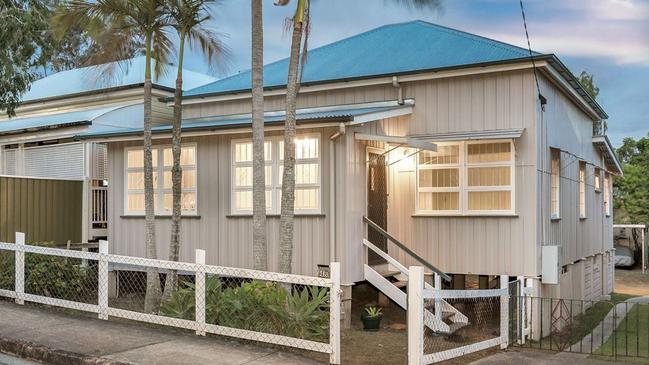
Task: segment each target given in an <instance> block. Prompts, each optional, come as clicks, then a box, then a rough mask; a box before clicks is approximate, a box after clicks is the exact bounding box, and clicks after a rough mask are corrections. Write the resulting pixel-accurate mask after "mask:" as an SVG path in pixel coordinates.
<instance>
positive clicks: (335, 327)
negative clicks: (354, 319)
mask: <svg viewBox="0 0 649 365" xmlns="http://www.w3.org/2000/svg"><path fill="white" fill-rule="evenodd" d="M329 278H330V279H331V291H330V292H329V344H330V345H331V354H330V355H329V363H330V364H340V320H341V318H340V306H341V301H340V295H341V294H342V291H341V290H340V262H332V263H330V264H329Z"/></svg>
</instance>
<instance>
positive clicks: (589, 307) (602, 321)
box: [512, 297, 649, 359]
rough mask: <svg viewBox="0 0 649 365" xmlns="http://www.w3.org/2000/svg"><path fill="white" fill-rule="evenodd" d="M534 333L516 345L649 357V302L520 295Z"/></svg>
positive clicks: (593, 353) (605, 355) (590, 353)
mask: <svg viewBox="0 0 649 365" xmlns="http://www.w3.org/2000/svg"><path fill="white" fill-rule="evenodd" d="M518 300H519V301H521V302H525V303H526V306H527V308H528V316H529V319H528V320H527V322H528V325H529V326H530V336H529V338H528V339H527V341H524V342H523V341H520V340H518V341H514V342H513V343H512V345H515V346H522V347H530V348H536V349H541V350H551V351H565V352H573V353H582V354H589V355H593V356H595V357H602V358H606V359H618V358H622V357H629V358H644V359H646V358H649V304H646V303H639V302H633V301H632V300H631V301H627V302H621V303H614V302H612V301H587V300H571V299H555V298H539V297H525V298H523V297H520V298H518Z"/></svg>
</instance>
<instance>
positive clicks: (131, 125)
mask: <svg viewBox="0 0 649 365" xmlns="http://www.w3.org/2000/svg"><path fill="white" fill-rule="evenodd" d="M411 107H412V104H407V105H380V106H367V105H363V106H353V105H341V106H338V107H328V108H320V110H318V109H298V110H297V121H299V122H322V121H331V120H337V121H352V120H353V119H354V117H359V116H364V115H368V114H373V113H380V112H388V111H392V110H398V109H404V108H411ZM285 119H286V118H285V114H284V112H283V111H277V112H267V113H266V114H265V118H264V123H266V124H272V123H281V122H283V121H284V120H285ZM251 124H252V117H251V115H250V114H237V115H224V116H219V117H213V118H201V119H187V120H183V123H182V130H183V131H192V130H194V131H196V130H212V129H225V128H236V127H248V126H250V125H251ZM142 129H143V128H142V121H141V119H140V120H138V121H135V120H133V121H130V122H117V123H112V122H111V123H110V124H104V123H94V122H93V124H92V125H91V126H90V127H89V128H88V129H87V130H86V131H84V132H82V133H80V134H78V135H77V138H80V139H83V138H101V137H115V136H122V135H131V134H142V132H143V131H142ZM169 131H171V125H169V124H165V125H158V126H155V127H153V132H154V133H163V132H169Z"/></svg>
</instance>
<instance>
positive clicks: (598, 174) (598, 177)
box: [595, 167, 602, 193]
mask: <svg viewBox="0 0 649 365" xmlns="http://www.w3.org/2000/svg"><path fill="white" fill-rule="evenodd" d="M595 192H597V193H601V192H602V170H601V169H600V168H599V167H596V168H595Z"/></svg>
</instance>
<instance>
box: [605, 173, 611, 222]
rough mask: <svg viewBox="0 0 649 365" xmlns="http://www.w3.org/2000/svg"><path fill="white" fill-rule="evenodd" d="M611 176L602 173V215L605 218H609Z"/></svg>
mask: <svg viewBox="0 0 649 365" xmlns="http://www.w3.org/2000/svg"><path fill="white" fill-rule="evenodd" d="M611 181H612V179H611V174H610V173H609V172H608V171H605V172H604V214H606V216H607V217H610V216H611V191H612V190H613V189H611Z"/></svg>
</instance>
